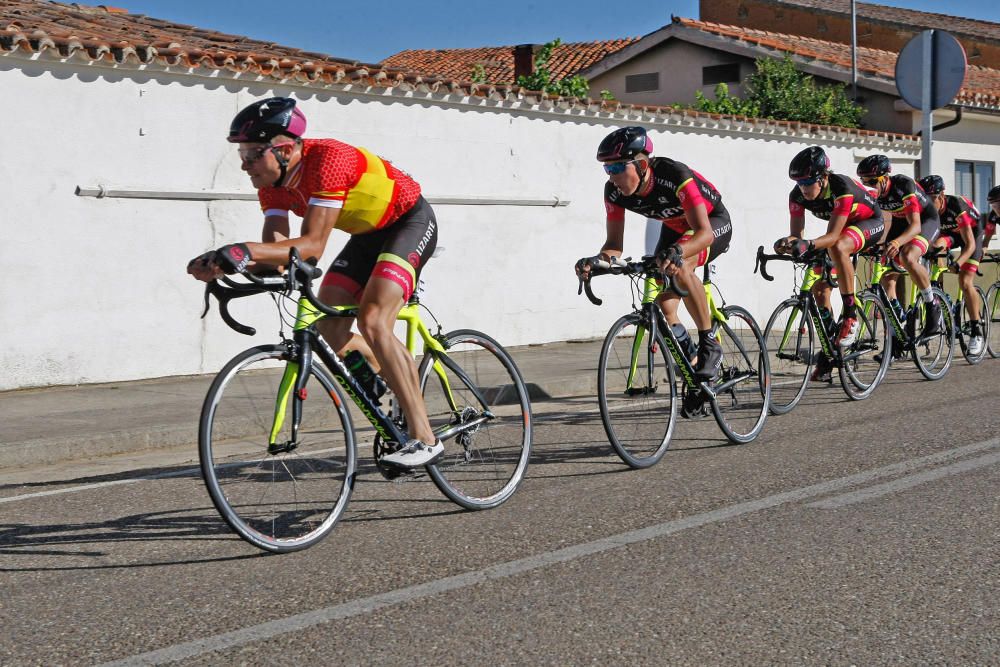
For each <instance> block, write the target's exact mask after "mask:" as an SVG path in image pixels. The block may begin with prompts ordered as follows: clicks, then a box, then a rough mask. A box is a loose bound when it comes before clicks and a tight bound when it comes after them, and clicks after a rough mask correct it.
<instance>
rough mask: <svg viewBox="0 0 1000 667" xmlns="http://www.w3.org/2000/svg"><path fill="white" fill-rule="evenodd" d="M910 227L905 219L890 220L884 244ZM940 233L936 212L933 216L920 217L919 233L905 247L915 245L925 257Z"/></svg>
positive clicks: (924, 215) (939, 223)
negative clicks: (890, 223)
mask: <svg viewBox="0 0 1000 667" xmlns="http://www.w3.org/2000/svg"><path fill="white" fill-rule="evenodd" d="M909 227H910V221H909V220H907V219H906V218H897V217H895V216H894V217H893V218H892V226H891V227H889V234H888V236H886V237H885V242H886V243H888V242H889V241H891V240H893V239H895V238H899V237H900V236H901V235H902V234H903V232H905V231H906V230H907V229H908V228H909ZM940 232H941V218H939V217H938V215H937V212H935V213H934V214H933V215H927V214H923V215H921V216H920V233H919V234H917V235H916V236H914V237H913V239H911V240H910V242H909V243H907V244H906V245H915V246H917V247H918V248H920V254H921V255H926V254H927V251H928V250H930V247H931V246H932V245H934V241H936V240H937V237H938V234H939V233H940Z"/></svg>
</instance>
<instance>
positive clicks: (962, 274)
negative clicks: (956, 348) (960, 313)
mask: <svg viewBox="0 0 1000 667" xmlns="http://www.w3.org/2000/svg"><path fill="white" fill-rule="evenodd" d="M983 240H984V234H983V232H979V233H977V234H976V249H975V250H974V251H973V252H972V256H971V257H969V260H968V261H967V262H965V263H964V264H962V266H960V267H959V273H958V284H959V285H960V286H961V288H962V295H963V296H964V297H965V309H966V311H968V313H969V322H971V323H972V328H973V331H978V330H979V314H980V312H981V311H982V307H983V304H982V303H981V302H980V299H979V292H977V291H976V286H975V278H976V273H978V271H979V260H981V259H982V258H983V247H984V246H983Z"/></svg>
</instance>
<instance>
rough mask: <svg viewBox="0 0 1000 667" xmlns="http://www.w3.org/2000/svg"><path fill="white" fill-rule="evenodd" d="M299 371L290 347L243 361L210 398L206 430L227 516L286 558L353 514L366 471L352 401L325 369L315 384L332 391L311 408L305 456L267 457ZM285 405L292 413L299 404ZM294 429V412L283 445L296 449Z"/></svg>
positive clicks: (211, 484)
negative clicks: (286, 391) (286, 377)
mask: <svg viewBox="0 0 1000 667" xmlns="http://www.w3.org/2000/svg"><path fill="white" fill-rule="evenodd" d="M289 361H290V360H289V358H288V357H287V350H286V348H285V347H284V346H280V345H265V346H260V347H254V348H250V349H248V350H245V351H243V352H241V353H240V354H238V355H236V356H235V357H233V359H232V360H230V361H229V363H227V364H226V365H225V367H223V369H222V370H221V371H219V373H218V375H216V377H215V380H214V381H213V382H212V386H211V387H210V388H209V390H208V393H207V394H206V395H205V401H204V403H203V405H202V411H201V419H200V422H199V428H198V454H199V458H200V462H201V472H202V477H203V479H204V481H205V486H206V487H207V489H208V493H209V496H210V497H211V498H212V502H213V504H214V505H215V507H216V509H217V510H218V511H219V514H220V515H221V516H222V518H223V519H224V520H225V521H226V523H227V524H229V526H230V527H231V528H232V529H233V530H234V531H235V532H236V533H237V534H238V535H239V536H240V537H241V538H243V539H244V540H246V541H247V542H249V543H250V544H253V545H254V546H256V547H258V548H260V549H264V550H266V551H271V552H276V553H284V552H289V551H298V550H299V549H305V548H306V547H310V546H312V545H314V544H316V543H317V542H319V541H320V540H322V539H323V538H324V537H326V535H327V534H329V532H330V531H331V530H333V528H334V526H336V524H337V522H338V521H339V520H340V519H341V517H342V516H343V514H344V511H345V510H346V509H347V504H348V502H349V500H350V497H351V491H352V490H353V487H354V481H355V475H356V468H357V452H356V448H355V442H354V429H353V425H352V422H351V417H350V414H349V413H348V411H347V407H346V404H345V402H344V400H343V395H342V394H341V392H340V388H339V387H338V386H337V384H336V382H334V381H333V378H331V377H330V374H329V372H328V371H327V370H326V369H325V368H323V367H322V366H319V365H317V364H315V363H314V364H313V367H312V373H311V377H310V378H309V379H310V381H313V380H314V381H316V382H318V383H319V385H320V388H321V389H322V390H317V391H315V392H314V393H313V397H314V398H312V400H310V398H311V397H310V396H309V395H308V394H307V397H306V399H305V400H303V401H302V423H301V426H300V429H299V437H298V445H297V448H296V449H295V450H294V451H291V452H285V453H281V454H274V455H271V454H268V453H267V445H268V441H269V440H268V438H269V436H270V432H271V429H272V425H273V423H274V414H275V408H276V397H278V396H279V394H280V392H279V388H278V387H279V384H280V382H281V376H282V372H283V369H284V368H285V367H286V366H287V364H288V363H289ZM314 386H315V385H314ZM307 389H308V386H307ZM317 389H319V388H317ZM285 400H286V401H287V403H286V405H290V403H291V400H292V399H291V397H290V396H288V397H286V398H285ZM314 406H317V407H318V408H319V409H316V408H314ZM323 406H329V408H328V409H323ZM291 420H292V417H291V410H290V409H289V410H287V414H286V416H285V418H284V420H283V422H284V423H283V425H282V428H281V432H280V433H279V436H278V438H277V440H276V442H282V441H287V440H288V437H289V435H290V426H289V424H290V422H291Z"/></svg>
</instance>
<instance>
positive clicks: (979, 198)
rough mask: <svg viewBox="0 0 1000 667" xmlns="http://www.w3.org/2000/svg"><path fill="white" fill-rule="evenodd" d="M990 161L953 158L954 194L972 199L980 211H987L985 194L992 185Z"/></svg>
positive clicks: (991, 165)
mask: <svg viewBox="0 0 1000 667" xmlns="http://www.w3.org/2000/svg"><path fill="white" fill-rule="evenodd" d="M993 182H994V179H993V163H992V162H965V161H962V160H955V194H959V195H962V196H963V197H967V198H968V199H971V200H972V203H974V204H975V205H976V208H978V209H979V210H980V211H988V210H989V208H990V207H989V204H988V203H987V202H986V195H987V193H989V191H990V188H992V187H993Z"/></svg>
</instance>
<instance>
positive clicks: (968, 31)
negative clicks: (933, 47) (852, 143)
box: [774, 0, 1000, 41]
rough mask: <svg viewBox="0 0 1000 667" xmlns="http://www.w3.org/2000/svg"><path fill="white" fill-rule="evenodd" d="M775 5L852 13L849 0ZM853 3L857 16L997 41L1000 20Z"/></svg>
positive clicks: (799, 0) (780, 0) (781, 0)
mask: <svg viewBox="0 0 1000 667" xmlns="http://www.w3.org/2000/svg"><path fill="white" fill-rule="evenodd" d="M774 4H776V5H790V6H793V7H803V8H806V9H813V10H819V11H823V12H830V13H834V14H847V15H848V16H849V15H850V13H851V1H850V0H776V1H775V2H774ZM856 6H857V16H858V18H859V19H871V20H875V21H879V22H884V23H894V24H897V25H902V26H906V27H907V28H908V29H910V30H916V31H918V32H919V31H920V30H922V29H928V28H937V29H941V30H947V31H948V32H950V33H953V34H955V35H963V36H969V37H977V38H980V39H986V40H990V41H1000V23H992V22H990V21H980V20H978V19H970V18H965V17H962V16H950V15H948V14H934V13H931V12H921V11H917V10H914V9H903V8H902V7H889V6H887V5H873V4H868V3H866V2H859V3H857V5H856Z"/></svg>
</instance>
